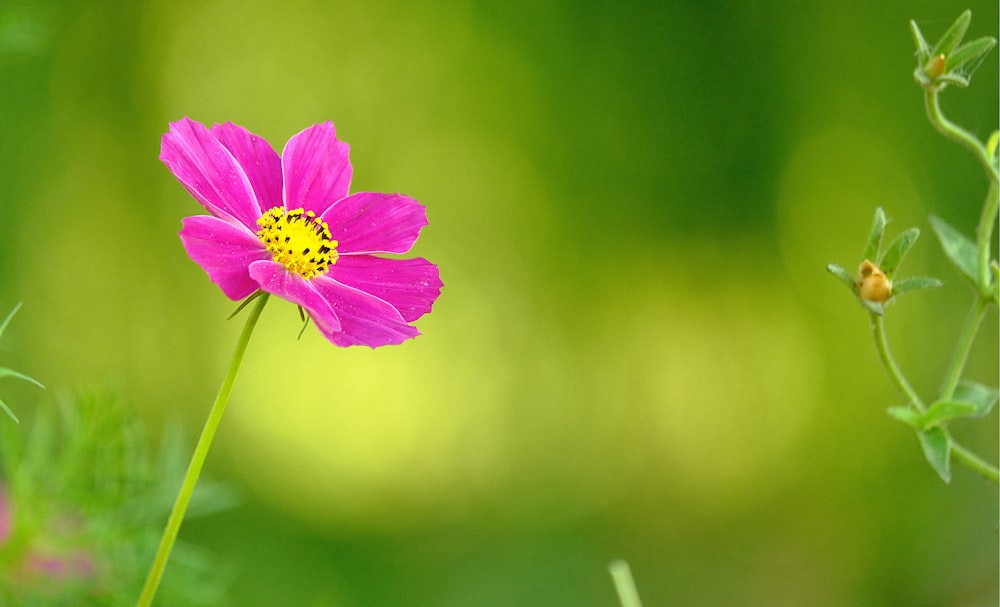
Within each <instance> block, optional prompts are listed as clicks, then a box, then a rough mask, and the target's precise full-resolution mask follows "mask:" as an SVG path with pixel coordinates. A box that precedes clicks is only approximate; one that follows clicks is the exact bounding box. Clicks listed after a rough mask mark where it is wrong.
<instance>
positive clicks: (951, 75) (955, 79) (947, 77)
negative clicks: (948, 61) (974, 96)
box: [938, 72, 969, 89]
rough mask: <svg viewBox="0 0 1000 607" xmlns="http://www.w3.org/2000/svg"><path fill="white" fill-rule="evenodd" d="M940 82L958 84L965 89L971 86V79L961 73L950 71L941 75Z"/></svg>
mask: <svg viewBox="0 0 1000 607" xmlns="http://www.w3.org/2000/svg"><path fill="white" fill-rule="evenodd" d="M938 82H943V83H945V84H950V85H952V86H957V87H958V88H960V89H964V88H967V87H968V86H969V79H968V78H966V77H965V76H962V75H961V74H956V73H955V72H948V73H947V74H943V75H941V76H939V77H938Z"/></svg>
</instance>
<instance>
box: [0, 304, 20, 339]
mask: <svg viewBox="0 0 1000 607" xmlns="http://www.w3.org/2000/svg"><path fill="white" fill-rule="evenodd" d="M19 309H21V304H20V303H18V304H17V305H16V306H14V309H13V310H11V311H10V313H9V314H7V318H5V319H3V322H2V323H0V335H3V332H4V330H5V329H6V328H7V325H8V324H9V323H10V319H11V318H14V315H15V314H17V311H18V310H19Z"/></svg>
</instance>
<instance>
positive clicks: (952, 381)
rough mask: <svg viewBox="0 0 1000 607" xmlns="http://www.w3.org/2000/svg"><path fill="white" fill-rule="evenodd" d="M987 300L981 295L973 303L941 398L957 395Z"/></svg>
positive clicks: (948, 398) (942, 386)
mask: <svg viewBox="0 0 1000 607" xmlns="http://www.w3.org/2000/svg"><path fill="white" fill-rule="evenodd" d="M986 308H987V305H986V302H985V301H983V299H982V298H981V297H976V301H975V302H973V304H972V310H970V311H969V315H968V316H967V317H966V318H965V325H964V326H963V327H962V332H961V333H960V334H959V336H958V343H957V344H956V345H955V356H954V357H953V358H952V360H951V364H950V365H949V366H948V371H947V373H946V374H945V380H944V383H943V384H942V385H941V400H950V399H951V397H952V396H954V395H955V388H957V387H958V382H959V381H961V379H962V371H963V370H964V369H965V362H966V361H967V360H969V352H970V351H971V350H972V342H973V341H974V340H975V338H976V334H977V333H979V325H980V323H982V321H983V317H984V316H985V315H986V314H985V313H986Z"/></svg>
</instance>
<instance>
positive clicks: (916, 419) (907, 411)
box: [886, 407, 924, 430]
mask: <svg viewBox="0 0 1000 607" xmlns="http://www.w3.org/2000/svg"><path fill="white" fill-rule="evenodd" d="M886 412H887V413H888V414H889V415H891V416H893V417H895V418H896V419H898V420H899V421H901V422H903V423H904V424H906V425H908V426H911V427H913V428H914V429H916V430H919V429H921V428H922V427H923V425H924V418H923V416H922V415H920V414H919V413H917V412H916V411H914V410H913V409H911V408H909V407H889V408H888V409H887V410H886Z"/></svg>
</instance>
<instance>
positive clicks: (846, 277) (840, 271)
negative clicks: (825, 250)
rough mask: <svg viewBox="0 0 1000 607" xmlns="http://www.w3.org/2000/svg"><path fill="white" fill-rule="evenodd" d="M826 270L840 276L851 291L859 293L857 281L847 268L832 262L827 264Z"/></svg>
mask: <svg viewBox="0 0 1000 607" xmlns="http://www.w3.org/2000/svg"><path fill="white" fill-rule="evenodd" d="M826 271H827V272H829V273H830V274H833V275H834V276H836V277H837V278H839V279H840V281H841V282H843V283H844V284H845V285H846V286H847V288H848V289H850V290H851V293H855V294H857V283H855V281H854V277H853V276H851V275H850V274H849V273H848V272H847V270H845V269H844V268H842V267H840V266H838V265H837V264H835V263H831V264H828V265H827V266H826Z"/></svg>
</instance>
